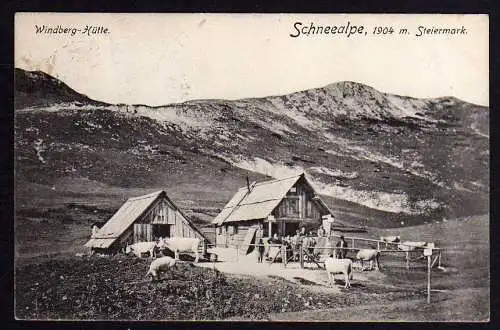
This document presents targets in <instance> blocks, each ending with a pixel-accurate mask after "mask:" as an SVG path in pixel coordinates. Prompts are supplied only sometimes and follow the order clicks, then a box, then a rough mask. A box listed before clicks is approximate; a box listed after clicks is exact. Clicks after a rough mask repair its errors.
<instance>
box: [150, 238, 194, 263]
mask: <svg viewBox="0 0 500 330" xmlns="http://www.w3.org/2000/svg"><path fill="white" fill-rule="evenodd" d="M200 243H201V240H200V239H199V238H191V237H170V238H164V239H162V240H160V243H159V244H158V245H159V246H164V247H166V248H167V249H169V250H170V251H172V252H174V255H175V260H179V253H180V252H192V253H194V254H195V261H194V262H195V263H198V260H199V258H200V256H199V252H198V247H199V246H200Z"/></svg>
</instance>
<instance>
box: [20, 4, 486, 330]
mask: <svg viewBox="0 0 500 330" xmlns="http://www.w3.org/2000/svg"><path fill="white" fill-rule="evenodd" d="M14 23H15V29H14V51H15V55H14V65H15V72H14V85H15V86H14V167H15V173H14V202H15V205H14V213H15V214H14V238H15V242H14V243H15V244H14V245H15V246H14V259H15V260H14V261H15V265H14V270H15V274H14V314H15V318H16V319H17V320H42V321H47V320H51V321H52V320H55V321H122V320H123V321H159V322H162V321H163V322H168V321H268V322H278V321H279V322H282V321H291V322H297V321H306V322H387V321H396V322H489V321H490V240H489V236H490V223H489V221H490V151H489V150H490V139H489V132H490V124H489V123H490V122H489V120H490V105H489V40H488V37H489V17H488V15H482V14H466V15H465V14H461V15H457V14H290V13H287V14H229V13H228V14H222V13H218V14H216V13H41V12H18V13H16V15H15V20H14Z"/></svg>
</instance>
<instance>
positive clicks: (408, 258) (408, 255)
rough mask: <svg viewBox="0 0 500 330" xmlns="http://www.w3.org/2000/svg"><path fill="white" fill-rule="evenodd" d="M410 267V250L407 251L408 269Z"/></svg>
mask: <svg viewBox="0 0 500 330" xmlns="http://www.w3.org/2000/svg"><path fill="white" fill-rule="evenodd" d="M409 269H410V252H409V251H406V270H409Z"/></svg>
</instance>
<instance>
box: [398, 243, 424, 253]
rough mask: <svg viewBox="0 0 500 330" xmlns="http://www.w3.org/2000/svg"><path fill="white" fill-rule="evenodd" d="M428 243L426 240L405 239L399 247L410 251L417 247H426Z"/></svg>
mask: <svg viewBox="0 0 500 330" xmlns="http://www.w3.org/2000/svg"><path fill="white" fill-rule="evenodd" d="M426 244H427V243H426V242H410V241H405V242H402V243H401V244H399V245H398V249H400V250H403V251H406V252H408V251H413V250H415V249H416V248H417V247H424V246H425V245H426Z"/></svg>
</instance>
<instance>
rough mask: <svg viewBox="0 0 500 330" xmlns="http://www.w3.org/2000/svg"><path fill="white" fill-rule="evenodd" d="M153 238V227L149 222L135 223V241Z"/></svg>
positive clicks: (145, 240)
mask: <svg viewBox="0 0 500 330" xmlns="http://www.w3.org/2000/svg"><path fill="white" fill-rule="evenodd" d="M152 240H153V227H152V225H151V224H149V223H134V243H137V242H151V241H152Z"/></svg>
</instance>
